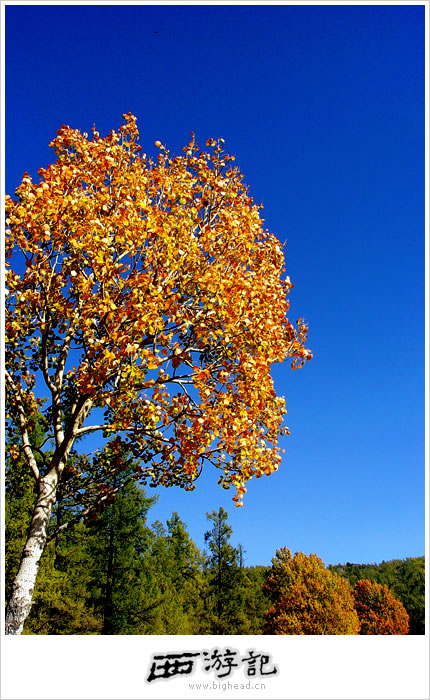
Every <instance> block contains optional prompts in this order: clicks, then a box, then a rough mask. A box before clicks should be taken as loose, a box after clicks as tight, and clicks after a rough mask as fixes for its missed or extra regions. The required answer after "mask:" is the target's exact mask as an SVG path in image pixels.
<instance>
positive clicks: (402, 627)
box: [354, 580, 409, 634]
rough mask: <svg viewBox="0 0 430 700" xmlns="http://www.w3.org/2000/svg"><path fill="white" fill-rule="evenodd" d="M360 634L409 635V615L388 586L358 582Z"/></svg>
mask: <svg viewBox="0 0 430 700" xmlns="http://www.w3.org/2000/svg"><path fill="white" fill-rule="evenodd" d="M354 598H355V609H356V610H357V613H358V617H359V618H360V622H361V631H360V634H408V632H409V615H408V613H407V612H406V610H405V608H404V606H403V605H402V603H401V602H400V600H397V598H395V597H394V595H393V594H392V593H391V591H390V589H389V588H388V586H383V585H381V584H380V583H374V582H372V581H366V580H363V581H358V582H357V583H356V584H355V586H354Z"/></svg>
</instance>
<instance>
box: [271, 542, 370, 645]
mask: <svg viewBox="0 0 430 700" xmlns="http://www.w3.org/2000/svg"><path fill="white" fill-rule="evenodd" d="M264 589H265V590H266V592H267V593H268V594H269V595H270V597H271V599H272V607H271V608H269V610H268V611H267V612H266V614H265V625H264V628H263V633H264V634H358V633H359V630H360V622H359V619H358V616H357V613H356V611H355V609H354V598H353V595H352V589H351V586H350V584H349V583H348V581H347V580H346V579H344V578H342V577H341V576H338V574H335V573H333V572H331V571H329V570H328V569H326V568H325V566H324V563H323V561H322V560H321V559H320V558H319V557H317V556H316V554H310V555H309V556H307V555H306V554H303V553H302V552H296V554H295V555H294V556H293V555H292V553H291V552H290V550H289V549H287V548H286V547H283V548H282V549H280V550H278V551H277V552H276V556H275V557H274V558H273V559H272V568H271V569H269V571H268V575H267V579H266V582H265V584H264Z"/></svg>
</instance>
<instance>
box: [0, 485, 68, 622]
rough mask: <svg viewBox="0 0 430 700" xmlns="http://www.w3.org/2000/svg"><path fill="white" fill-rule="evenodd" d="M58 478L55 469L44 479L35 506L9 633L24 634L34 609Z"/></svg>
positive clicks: (10, 607)
mask: <svg viewBox="0 0 430 700" xmlns="http://www.w3.org/2000/svg"><path fill="white" fill-rule="evenodd" d="M57 482H58V477H57V475H56V474H55V473H50V474H49V475H47V476H45V477H44V478H42V479H40V482H39V496H38V498H37V501H36V505H35V507H34V511H33V517H32V519H31V524H30V529H29V534H28V538H27V542H26V544H25V547H24V551H23V553H22V557H21V563H20V565H19V569H18V573H17V575H16V578H15V581H14V584H13V589H12V595H11V597H10V600H9V603H8V606H7V609H6V630H5V631H6V634H21V632H22V630H23V627H24V623H25V621H26V619H27V617H28V615H29V613H30V610H31V604H32V603H31V601H32V597H33V591H34V586H35V583H36V576H37V571H38V568H39V562H40V557H41V556H42V554H43V552H44V550H45V547H46V533H47V528H48V523H49V520H50V517H51V511H52V506H53V505H54V503H55V494H56V488H57Z"/></svg>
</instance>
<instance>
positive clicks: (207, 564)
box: [5, 477, 424, 635]
mask: <svg viewBox="0 0 430 700" xmlns="http://www.w3.org/2000/svg"><path fill="white" fill-rule="evenodd" d="M12 487H13V488H12ZM33 501H34V493H33V487H32V483H31V481H30V480H27V479H25V478H22V477H21V478H20V479H18V481H16V482H15V483H13V484H11V482H10V480H9V482H8V488H7V492H6V550H7V556H6V567H5V569H6V597H8V595H9V594H10V592H11V587H12V583H13V580H14V576H15V573H16V570H17V568H18V565H19V560H20V556H21V552H22V547H23V544H24V542H25V538H26V532H27V528H28V525H29V520H30V514H31V510H32V504H33ZM155 502H156V497H154V496H148V495H147V493H146V492H145V491H144V490H142V489H141V488H139V487H138V486H137V485H136V484H135V483H133V482H131V483H129V484H127V485H126V486H125V487H124V488H123V489H122V491H120V492H119V493H118V494H117V496H116V498H115V500H114V501H113V503H112V504H111V505H109V506H108V507H106V508H105V509H104V510H103V511H101V512H100V513H98V514H93V516H92V517H90V518H88V519H87V520H86V521H85V522H78V523H76V524H74V526H73V527H69V528H64V529H63V530H60V531H58V529H59V527H60V528H61V525H62V524H63V525H64V518H65V517H66V518H68V519H69V520H70V519H71V518H72V514H71V513H70V512H68V513H67V515H65V514H64V512H62V510H61V508H57V509H56V510H55V513H54V517H53V518H52V519H51V521H52V522H51V530H50V533H48V537H51V539H50V542H49V544H48V546H47V550H46V552H45V554H44V556H43V557H42V560H41V564H40V570H39V575H38V578H37V584H36V588H35V592H34V597H33V606H32V610H31V613H30V615H29V617H28V619H27V621H26V624H25V628H24V634H112V635H119V634H145V635H148V634H166V635H177V634H205V635H206V634H241V635H247V634H265V633H266V634H273V633H275V634H293V633H299V634H307V633H308V634H311V633H320V634H329V633H330V632H329V631H319V632H318V631H314V630H319V629H320V626H321V625H320V622H318V621H315V619H313V621H312V626H311V627H306V626H305V627H303V628H302V627H299V628H297V629H298V631H296V632H294V631H289V630H294V629H296V628H294V627H291V626H289V625H290V623H289V622H288V624H286V626H285V625H284V626H281V627H270V624H269V623H270V618H271V616H272V617H273V615H274V609H276V605H278V606H279V604H280V605H281V612H285V610H286V608H287V607H288V605H287V604H286V603H285V601H284V598H283V597H282V595H284V594H283V593H282V591H281V593H282V595H281V593H280V590H281V589H280V588H279V586H278V587H277V588H276V586H274V583H273V582H274V581H277V580H278V578H279V580H282V581H283V582H285V577H286V573H285V572H286V571H287V569H286V568H285V565H287V567H290V572H291V571H293V570H294V567H296V569H297V566H298V568H299V569H300V570H302V569H303V564H301V563H300V562H299V561H298V559H299V558H300V557H302V558H304V561H305V564H306V566H308V567H310V569H309V570H310V571H311V570H312V576H314V577H315V576H318V577H320V576H321V575H323V579H324V581H325V580H326V579H327V576H331V577H332V578H333V576H334V577H335V579H336V580H337V579H338V576H337V574H339V575H340V577H341V578H342V580H343V581H345V579H348V580H349V582H350V583H351V585H352V586H354V584H355V583H356V582H357V581H359V580H361V579H368V580H370V581H373V582H376V583H381V584H386V585H388V587H389V588H390V589H391V591H392V592H393V593H394V594H395V596H396V598H398V600H400V601H401V602H402V603H403V605H404V606H405V608H406V610H407V612H408V614H409V618H410V633H411V634H423V633H424V557H420V558H414V559H406V560H405V561H393V562H383V563H382V564H380V565H379V566H377V565H355V564H354V565H353V564H346V565H337V566H330V567H328V568H327V569H325V567H324V565H323V564H322V562H320V560H319V562H317V567H316V568H315V565H314V563H313V560H312V557H314V555H311V557H306V556H305V555H300V557H299V555H296V557H294V558H291V556H290V554H289V555H288V557H287V560H288V561H286V564H285V562H284V563H282V562H281V570H280V571H281V573H280V577H279V576H278V574H277V573H276V566H275V563H274V565H273V566H272V567H265V566H254V567H248V566H246V565H245V551H244V548H243V546H242V545H238V546H237V547H234V546H233V545H232V544H231V537H232V529H231V527H230V525H229V524H228V514H227V513H226V512H225V511H224V510H223V508H220V509H219V510H218V511H213V512H212V513H208V514H207V517H208V530H207V532H206V533H205V549H204V550H203V551H201V550H200V549H199V548H198V547H197V546H196V544H195V543H194V542H193V540H192V539H191V537H190V535H189V533H188V531H187V526H186V524H185V523H184V522H183V521H182V520H181V518H180V517H179V515H178V514H177V513H172V516H171V518H170V519H169V520H167V522H166V523H165V524H163V523H161V522H159V521H156V522H154V523H152V524H149V521H148V516H149V514H150V510H151V507H152V506H153V505H154V504H155ZM65 522H67V520H66V521H65ZM54 533H56V534H54ZM284 558H285V556H284ZM316 559H317V558H315V560H316ZM273 561H274V562H275V560H273ZM278 565H279V562H278ZM282 566H283V567H284V569H282ZM291 567H292V568H291ZM312 567H313V568H312ZM278 568H279V566H278ZM320 569H321V571H319V570H320ZM324 572H325V573H324ZM288 575H290V574H288ZM294 575H295V574H294ZM315 580H316V579H315ZM333 580H334V579H333ZM276 585H277V584H276ZM300 585H301V584H300ZM324 585H326V584H325V583H324ZM345 585H348V586H349V584H347V582H346V581H345ZM294 586H297V581H296V580H295V581H294ZM318 586H320V584H318ZM336 586H338V584H336ZM332 588H333V585H332V583H331V582H329V584H328V587H327V591H330V590H331V589H332ZM341 588H342V586H341ZM275 589H276V590H275ZM292 591H293V588H290V589H289V593H288V592H287V593H288V594H287V599H288V601H289V603H288V604H291V601H293V600H294V595H296V594H295V593H294V595H293V593H292ZM308 595H310V596H311V597H312V596H313V595H314V594H313V593H312V591H311V590H310V591H309V592H308ZM330 595H331V594H330V593H327V596H328V597H327V600H328V601H330ZM336 595H337V602H336V605H337V606H338V607H339V600H340V604H341V607H342V605H343V606H344V603H343V602H342V601H343V600H344V597H343V598H342V596H340V597H339V595H338V594H336ZM342 595H343V594H342ZM346 595H348V596H349V595H350V593H347V594H346ZM300 596H302V593H300ZM351 600H352V598H351ZM276 601H278V602H276ZM283 601H284V602H283ZM330 604H332V603H330ZM273 605H275V608H273ZM282 606H283V607H282ZM300 607H301V608H303V599H302V598H301V599H300ZM270 611H271V612H270ZM278 612H279V611H277V612H276V615H275V616H276V617H277V619H278V618H279V614H278ZM342 615H344V611H343V612H342ZM354 615H355V613H354ZM332 616H333V613H332V612H331V617H332ZM314 617H315V616H314ZM348 624H349V623H348ZM307 629H308V630H311V631H306V630H307ZM321 629H322V630H323V627H321ZM339 629H340V630H342V629H343V630H344V631H339V632H336V631H335V632H334V633H340V634H351V633H354V634H355V633H357V631H348V630H353V629H355V628H354V627H348V626H346V627H345V626H344V627H340V628H339ZM357 629H358V628H357ZM332 633H333V632H332ZM367 633H368V634H369V633H370V634H372V633H373V634H376V633H380V632H375V631H373V632H367ZM386 633H393V632H386ZM394 633H396V632H394ZM397 633H401V632H397Z"/></svg>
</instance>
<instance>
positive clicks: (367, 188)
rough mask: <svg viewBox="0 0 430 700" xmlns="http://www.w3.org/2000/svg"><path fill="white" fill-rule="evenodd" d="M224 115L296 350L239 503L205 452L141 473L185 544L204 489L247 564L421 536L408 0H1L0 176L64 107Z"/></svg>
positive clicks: (113, 113)
mask: <svg viewBox="0 0 430 700" xmlns="http://www.w3.org/2000/svg"><path fill="white" fill-rule="evenodd" d="M128 111H131V112H133V113H134V114H135V115H136V116H137V118H138V125H139V128H140V130H141V143H142V144H143V145H144V149H145V151H146V152H149V153H151V152H154V151H155V150H156V149H155V148H154V147H153V144H154V141H155V140H156V139H160V140H161V141H162V142H163V143H165V144H167V145H168V147H169V148H170V149H171V150H173V151H179V150H180V148H181V147H182V146H183V145H185V144H186V143H187V141H188V137H189V133H190V131H191V130H193V131H195V132H196V134H197V137H198V139H199V141H200V143H201V144H203V143H204V142H205V141H206V139H207V138H208V137H217V136H223V137H224V138H225V140H226V147H227V148H228V150H229V151H230V152H231V153H233V154H235V156H236V161H237V164H238V165H239V166H240V168H241V169H242V171H243V172H244V173H245V181H246V182H247V183H248V184H249V186H250V188H251V194H252V195H253V197H254V199H255V200H256V201H257V202H263V203H264V207H265V209H264V216H265V220H266V225H267V227H268V228H269V229H270V230H271V231H272V232H273V233H275V234H276V235H277V236H278V237H279V239H280V240H281V241H282V242H283V241H284V240H285V239H287V241H288V245H287V248H286V266H287V274H289V275H290V277H291V279H292V282H293V283H294V284H295V288H294V290H293V291H292V293H291V296H290V301H291V312H292V313H291V316H292V319H293V320H296V319H297V318H298V317H299V316H302V317H305V318H306V320H307V321H308V322H309V326H310V336H309V346H310V347H311V348H312V350H313V352H314V359H313V360H312V362H311V363H308V364H307V366H306V367H305V368H304V369H303V370H301V371H300V372H292V371H291V370H290V369H289V365H285V366H284V365H282V366H281V365H277V366H275V368H274V377H275V382H276V387H277V390H278V393H280V394H282V395H285V396H286V398H287V407H288V416H287V424H288V425H289V427H290V430H291V435H290V436H289V437H287V438H285V439H283V440H282V443H283V444H282V447H283V448H285V449H286V455H284V460H283V463H282V466H281V468H280V470H279V472H278V473H276V474H275V475H273V476H271V477H268V478H263V479H260V480H258V481H255V482H251V483H250V484H249V488H248V493H247V495H246V499H245V506H244V508H241V509H235V508H234V507H233V503H232V501H231V496H233V493H228V492H224V491H222V490H221V489H220V488H219V487H218V486H217V485H216V480H217V474H216V473H214V470H211V469H210V468H207V471H206V473H205V474H204V475H203V476H202V478H201V480H200V482H199V483H198V486H197V489H196V491H195V492H194V493H192V494H189V493H185V492H182V491H180V490H179V489H174V488H171V489H168V490H166V489H159V490H157V491H158V493H159V503H158V505H157V506H156V507H155V508H153V510H152V512H151V513H152V520H155V519H156V518H158V519H160V520H162V521H165V520H166V518H168V517H169V516H170V514H171V512H172V510H176V511H177V512H178V513H179V515H180V516H181V517H182V519H183V520H184V521H185V522H186V523H187V525H188V529H189V531H190V533H191V536H192V537H193V539H194V540H195V541H196V543H197V544H198V545H199V546H201V547H203V534H204V532H205V530H206V529H207V527H208V521H207V519H206V512H207V511H212V510H214V509H217V508H218V507H219V506H220V505H222V506H223V507H224V508H225V509H226V510H228V512H229V515H230V518H229V520H230V524H231V525H232V527H233V539H232V543H233V544H237V543H239V542H241V543H242V544H243V546H244V548H245V550H246V560H247V563H248V564H250V565H253V564H269V563H270V560H271V557H272V556H274V554H275V551H276V549H277V548H279V547H281V546H287V547H289V548H290V549H292V550H293V551H303V552H305V553H310V552H315V553H317V554H318V555H319V556H321V557H322V558H323V560H324V561H325V562H326V564H328V563H337V562H346V561H351V562H375V561H376V562H379V561H382V560H383V559H385V560H387V559H392V558H404V557H407V556H419V555H422V554H423V553H424V469H425V468H424V271H425V263H424V235H425V234H424V7H422V6H421V7H420V6H414V5H412V4H410V5H408V6H389V5H384V6H372V5H370V6H369V5H367V6H366V5H364V6H363V5H362V6H354V5H351V4H349V5H347V6H339V5H334V6H304V5H299V6H270V5H262V6H240V5H239V6H204V5H202V6H200V5H197V4H196V5H192V6H162V5H160V4H158V5H156V6H147V5H139V6H136V5H134V6H126V5H125V4H124V5H122V4H121V5H118V6H103V5H95V6H78V5H73V6H66V5H63V6H53V5H47V6H37V5H29V6H7V7H6V175H7V177H6V192H7V193H10V194H13V192H14V189H15V188H16V186H17V185H18V184H19V182H20V178H21V176H22V174H23V172H24V171H25V170H28V171H29V172H30V173H31V175H32V176H33V177H34V178H36V177H37V170H38V168H39V167H41V166H45V165H46V164H47V163H49V162H50V161H51V160H52V159H53V153H52V152H51V150H50V149H49V148H48V143H49V141H50V140H51V139H52V138H53V137H54V135H55V133H56V130H57V129H58V128H59V127H60V125H61V124H63V123H65V124H69V125H70V126H72V127H76V128H79V129H82V130H83V131H90V128H91V126H92V125H93V123H94V122H95V123H96V126H97V128H98V130H99V131H100V132H101V133H102V134H105V133H107V132H108V131H109V130H110V129H112V128H115V129H116V128H117V127H119V126H120V124H121V123H122V117H121V115H122V113H123V112H128Z"/></svg>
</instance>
